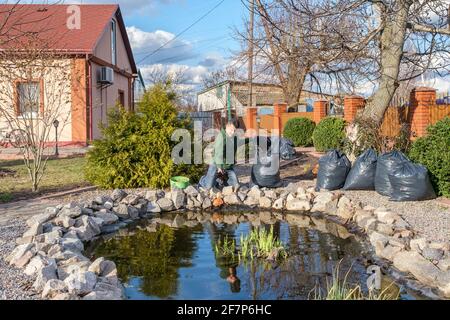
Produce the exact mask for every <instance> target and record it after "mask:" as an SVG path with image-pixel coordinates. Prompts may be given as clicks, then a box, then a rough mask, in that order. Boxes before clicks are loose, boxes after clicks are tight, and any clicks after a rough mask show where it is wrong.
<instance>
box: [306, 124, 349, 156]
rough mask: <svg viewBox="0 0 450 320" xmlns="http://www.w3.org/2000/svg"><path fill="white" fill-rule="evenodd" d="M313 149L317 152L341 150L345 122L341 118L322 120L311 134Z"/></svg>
mask: <svg viewBox="0 0 450 320" xmlns="http://www.w3.org/2000/svg"><path fill="white" fill-rule="evenodd" d="M312 139H313V142H314V148H316V150H317V151H319V152H325V151H328V150H330V149H338V150H341V149H342V146H343V144H344V141H345V121H344V120H343V119H341V118H335V117H327V118H324V119H322V121H320V123H319V124H318V125H317V126H316V128H315V129H314V133H313V137H312Z"/></svg>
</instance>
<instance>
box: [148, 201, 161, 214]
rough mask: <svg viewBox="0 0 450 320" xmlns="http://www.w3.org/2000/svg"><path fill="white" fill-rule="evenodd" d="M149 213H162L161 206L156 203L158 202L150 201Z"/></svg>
mask: <svg viewBox="0 0 450 320" xmlns="http://www.w3.org/2000/svg"><path fill="white" fill-rule="evenodd" d="M147 212H148V213H160V212H161V208H160V206H159V205H158V204H157V203H156V201H150V202H149V203H148V204H147Z"/></svg>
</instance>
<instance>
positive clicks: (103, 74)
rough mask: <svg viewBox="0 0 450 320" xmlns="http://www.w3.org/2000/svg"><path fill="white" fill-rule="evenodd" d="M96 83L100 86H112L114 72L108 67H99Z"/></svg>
mask: <svg viewBox="0 0 450 320" xmlns="http://www.w3.org/2000/svg"><path fill="white" fill-rule="evenodd" d="M98 83H101V84H113V83H114V70H113V69H112V68H110V67H101V69H100V71H99V76H98Z"/></svg>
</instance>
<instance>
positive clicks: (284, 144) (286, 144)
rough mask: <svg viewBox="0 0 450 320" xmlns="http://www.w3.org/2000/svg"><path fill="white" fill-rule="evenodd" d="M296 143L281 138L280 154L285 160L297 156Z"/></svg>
mask: <svg viewBox="0 0 450 320" xmlns="http://www.w3.org/2000/svg"><path fill="white" fill-rule="evenodd" d="M296 154H297V152H296V151H295V146H294V143H293V142H292V141H291V140H290V139H286V138H281V139H280V156H281V159H283V160H292V159H295V158H296Z"/></svg>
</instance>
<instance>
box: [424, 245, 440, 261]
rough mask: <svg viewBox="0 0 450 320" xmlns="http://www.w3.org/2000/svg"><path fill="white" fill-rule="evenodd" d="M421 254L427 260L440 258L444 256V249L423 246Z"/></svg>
mask: <svg viewBox="0 0 450 320" xmlns="http://www.w3.org/2000/svg"><path fill="white" fill-rule="evenodd" d="M422 255H423V257H424V258H425V259H428V260H432V261H433V260H440V259H442V258H443V257H444V251H442V250H440V249H434V248H429V247H425V248H423V250H422Z"/></svg>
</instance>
